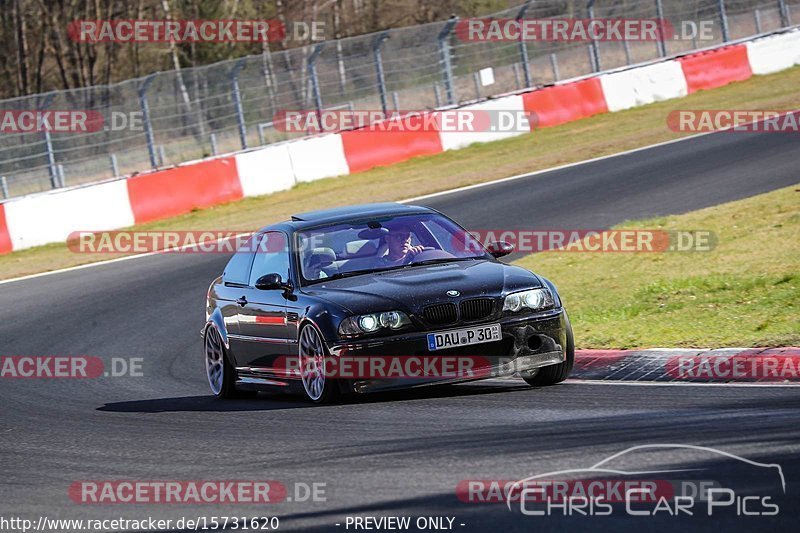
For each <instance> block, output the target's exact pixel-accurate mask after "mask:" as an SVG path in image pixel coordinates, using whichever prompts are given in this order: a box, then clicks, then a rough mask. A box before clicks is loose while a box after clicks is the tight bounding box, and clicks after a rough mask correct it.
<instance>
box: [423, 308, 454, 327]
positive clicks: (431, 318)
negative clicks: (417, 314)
mask: <svg viewBox="0 0 800 533" xmlns="http://www.w3.org/2000/svg"><path fill="white" fill-rule="evenodd" d="M422 316H424V317H425V321H426V322H428V323H429V324H436V325H438V324H451V323H453V322H455V321H456V319H457V318H458V317H457V315H456V304H453V303H447V304H435V305H429V306H428V307H426V308H425V309H423V310H422Z"/></svg>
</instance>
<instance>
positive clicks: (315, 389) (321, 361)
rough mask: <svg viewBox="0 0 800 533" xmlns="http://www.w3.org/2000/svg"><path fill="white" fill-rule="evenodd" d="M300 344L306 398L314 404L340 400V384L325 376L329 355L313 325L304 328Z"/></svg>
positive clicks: (301, 372)
mask: <svg viewBox="0 0 800 533" xmlns="http://www.w3.org/2000/svg"><path fill="white" fill-rule="evenodd" d="M299 344H300V347H299V348H300V349H299V357H300V376H301V378H302V381H303V388H304V389H305V391H306V396H307V397H308V399H309V400H311V401H312V402H314V403H319V404H322V403H333V402H334V401H336V400H337V399H338V393H339V389H338V384H337V383H336V382H335V381H334V380H332V379H330V378H329V376H327V375H326V374H325V362H326V360H327V358H328V357H329V354H328V349H327V347H326V346H325V341H323V340H322V336H321V335H320V334H319V332H318V331H317V328H315V327H314V326H312V325H311V324H308V325H307V326H305V327H303V329H302V331H300V343H299Z"/></svg>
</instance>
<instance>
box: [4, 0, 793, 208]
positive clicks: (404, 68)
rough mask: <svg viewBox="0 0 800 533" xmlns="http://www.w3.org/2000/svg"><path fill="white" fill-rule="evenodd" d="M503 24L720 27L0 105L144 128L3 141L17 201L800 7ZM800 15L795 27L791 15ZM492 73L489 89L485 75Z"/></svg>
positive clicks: (740, 28)
mask: <svg viewBox="0 0 800 533" xmlns="http://www.w3.org/2000/svg"><path fill="white" fill-rule="evenodd" d="M492 16H493V17H496V18H518V19H521V18H566V17H569V18H584V17H597V18H627V19H633V18H651V19H652V18H659V19H666V20H668V21H671V22H672V23H673V25H676V24H680V23H681V22H682V21H687V22H693V23H699V22H700V21H713V22H714V24H713V29H712V38H711V40H706V41H698V40H667V41H660V42H652V41H651V42H644V41H637V42H629V41H619V42H598V41H588V42H544V41H537V42H466V41H462V40H460V39H458V38H457V37H456V36H455V32H454V31H453V30H454V27H455V25H456V22H457V19H455V18H453V19H450V20H447V21H442V22H436V23H431V24H425V25H420V26H412V27H407V28H399V29H394V30H387V31H384V32H380V33H377V34H370V35H362V36H358V37H351V38H348V39H341V40H335V41H326V42H322V43H319V44H316V45H311V46H306V47H302V48H296V49H291V50H286V51H273V52H265V53H263V54H259V55H255V56H248V57H244V58H240V59H235V60H231V61H224V62H220V63H215V64H212V65H207V66H203V67H196V68H184V69H181V70H179V71H169V72H158V73H154V74H150V75H148V76H146V77H144V78H140V79H133V80H128V81H124V82H121V83H117V84H114V85H108V86H95V87H88V88H85V89H78V90H71V91H56V92H50V93H47V94H40V95H32V96H27V97H21V98H15V99H11V100H5V101H2V102H0V109H5V110H23V109H26V110H27V109H42V110H47V109H51V110H53V109H58V110H64V109H81V110H87V109H89V110H95V111H99V112H100V113H102V114H103V116H104V117H109V116H111V115H112V113H115V112H116V113H123V114H126V115H128V116H130V114H131V113H139V114H140V116H141V122H142V124H141V128H140V129H136V130H134V129H120V130H108V131H106V130H104V131H97V132H87V133H50V132H45V133H13V134H12V133H4V134H0V176H3V179H0V194H2V197H3V198H10V197H14V196H20V195H24V194H29V193H34V192H39V191H44V190H48V189H52V188H58V187H64V186H71V185H77V184H81V183H89V182H94V181H100V180H103V179H108V178H112V177H116V176H121V175H125V174H130V173H133V172H138V171H142V170H146V169H149V168H153V167H159V166H164V165H171V164H176V163H180V162H183V161H188V160H194V159H198V158H201V157H205V156H210V155H215V154H220V153H228V152H233V151H237V150H241V149H246V148H252V147H254V146H259V145H265V144H270V143H273V142H279V141H282V140H286V139H288V138H292V137H296V136H299V135H301V134H298V133H286V132H283V131H281V130H280V128H276V127H275V124H274V121H273V117H274V116H275V115H276V114H277V113H278V112H279V111H285V110H300V109H302V110H305V109H337V108H344V107H349V108H350V109H353V108H358V109H376V110H378V109H383V110H388V108H389V107H390V106H391V107H392V108H394V109H400V108H401V107H402V108H403V109H431V108H436V107H442V106H447V105H454V104H457V103H459V102H462V101H469V100H475V99H480V98H485V97H487V96H491V95H494V94H501V93H506V92H511V91H515V90H519V89H522V88H525V87H532V86H536V85H543V84H547V83H553V82H555V81H559V80H561V79H566V78H573V77H577V76H582V75H586V74H590V73H592V72H598V71H600V70H608V69H613V68H617V67H622V66H625V65H628V64H633V63H641V62H644V61H649V60H655V59H658V58H660V57H665V56H667V55H673V54H676V53H681V52H688V51H690V50H694V49H698V48H704V47H707V46H709V45H713V44H720V43H723V42H727V41H731V40H736V39H741V38H744V37H748V36H752V35H757V34H760V33H762V32H767V31H773V30H777V29H780V28H784V27H789V26H791V25H792V24H793V22H800V0H588V1H587V0H562V1H555V0H539V1H530V0H529V1H528V2H526V3H525V4H522V5H520V6H517V7H514V8H511V9H508V10H505V11H502V12H498V13H495V14H493V15H492ZM793 19H795V20H793ZM487 67H491V68H492V69H493V70H494V78H495V82H494V84H492V85H488V86H483V85H482V84H481V83H479V82H478V81H477V80H478V77H477V73H478V71H480V70H481V69H484V68H487Z"/></svg>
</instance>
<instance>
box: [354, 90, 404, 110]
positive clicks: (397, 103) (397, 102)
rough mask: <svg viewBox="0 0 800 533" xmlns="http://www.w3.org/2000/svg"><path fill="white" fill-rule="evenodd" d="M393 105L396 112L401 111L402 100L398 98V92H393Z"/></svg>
mask: <svg viewBox="0 0 800 533" xmlns="http://www.w3.org/2000/svg"><path fill="white" fill-rule="evenodd" d="M392 104H394V110H395V111H400V98H399V97H398V96H397V91H392ZM351 111H352V110H351Z"/></svg>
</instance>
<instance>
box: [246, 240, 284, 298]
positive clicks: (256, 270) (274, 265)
mask: <svg viewBox="0 0 800 533" xmlns="http://www.w3.org/2000/svg"><path fill="white" fill-rule="evenodd" d="M287 244H288V243H287V240H286V235H284V234H283V233H281V232H278V231H270V232H267V233H264V236H263V237H262V238H261V241H260V242H259V243H258V247H257V248H256V252H255V260H254V261H253V268H252V270H251V271H250V285H255V284H256V280H257V279H258V278H260V277H261V276H264V275H266V274H275V273H277V274H280V275H281V278H283V279H284V280H287V279H289V247H288V245H287Z"/></svg>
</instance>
